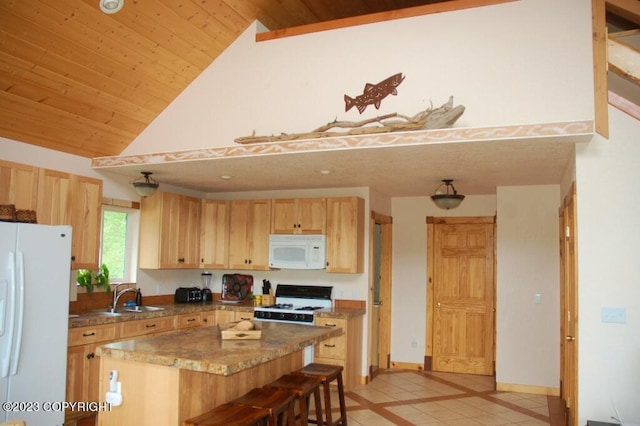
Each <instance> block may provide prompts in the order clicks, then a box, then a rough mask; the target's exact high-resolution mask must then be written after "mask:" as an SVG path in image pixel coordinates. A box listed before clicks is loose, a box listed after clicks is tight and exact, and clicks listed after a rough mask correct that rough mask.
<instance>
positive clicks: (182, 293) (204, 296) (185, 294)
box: [174, 287, 211, 303]
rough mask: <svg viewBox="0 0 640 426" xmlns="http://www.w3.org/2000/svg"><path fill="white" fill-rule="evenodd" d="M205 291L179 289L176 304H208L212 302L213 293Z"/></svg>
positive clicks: (190, 288) (195, 288) (191, 288)
mask: <svg viewBox="0 0 640 426" xmlns="http://www.w3.org/2000/svg"><path fill="white" fill-rule="evenodd" d="M205 290H206V289H205ZM205 290H203V289H200V288H198V287H178V289H177V290H176V294H175V296H174V301H175V302H176V303H193V302H208V301H210V300H211V292H206V291H205Z"/></svg>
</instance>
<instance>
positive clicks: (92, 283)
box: [76, 263, 111, 293]
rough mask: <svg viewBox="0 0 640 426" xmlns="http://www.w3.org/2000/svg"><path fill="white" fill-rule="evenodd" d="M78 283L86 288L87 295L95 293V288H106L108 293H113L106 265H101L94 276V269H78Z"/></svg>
mask: <svg viewBox="0 0 640 426" xmlns="http://www.w3.org/2000/svg"><path fill="white" fill-rule="evenodd" d="M76 282H77V283H78V285H79V286H81V287H84V288H85V289H86V290H87V293H93V288H94V287H97V288H101V287H102V288H104V289H105V291H106V292H107V293H109V292H110V291H111V286H110V285H109V268H107V265H106V264H104V263H103V264H102V265H100V268H99V269H98V271H97V272H96V273H95V274H94V272H93V270H92V269H78V275H77V277H76Z"/></svg>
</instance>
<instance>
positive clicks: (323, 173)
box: [319, 169, 331, 175]
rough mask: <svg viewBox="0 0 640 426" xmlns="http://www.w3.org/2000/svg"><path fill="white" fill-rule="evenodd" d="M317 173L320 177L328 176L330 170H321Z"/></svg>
mask: <svg viewBox="0 0 640 426" xmlns="http://www.w3.org/2000/svg"><path fill="white" fill-rule="evenodd" d="M319 173H320V174H321V175H330V174H331V170H327V169H322V170H320V171H319Z"/></svg>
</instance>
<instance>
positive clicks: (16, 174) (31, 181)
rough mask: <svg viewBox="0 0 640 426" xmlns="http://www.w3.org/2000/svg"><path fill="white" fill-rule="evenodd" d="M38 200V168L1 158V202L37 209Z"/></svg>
mask: <svg viewBox="0 0 640 426" xmlns="http://www.w3.org/2000/svg"><path fill="white" fill-rule="evenodd" d="M37 201H38V168H37V167H33V166H28V165H26V164H19V163H12V162H10V161H4V160H0V204H13V205H14V206H16V209H23V210H36V209H37V205H38V204H37ZM38 219H39V218H38Z"/></svg>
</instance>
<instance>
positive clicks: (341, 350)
mask: <svg viewBox="0 0 640 426" xmlns="http://www.w3.org/2000/svg"><path fill="white" fill-rule="evenodd" d="M346 343H347V342H346V339H345V335H344V334H343V335H342V336H338V337H332V338H331V339H327V340H323V341H322V342H319V343H318V346H317V355H318V356H319V357H323V358H324V357H326V358H333V359H342V360H343V359H345V357H346V353H347V344H346Z"/></svg>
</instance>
